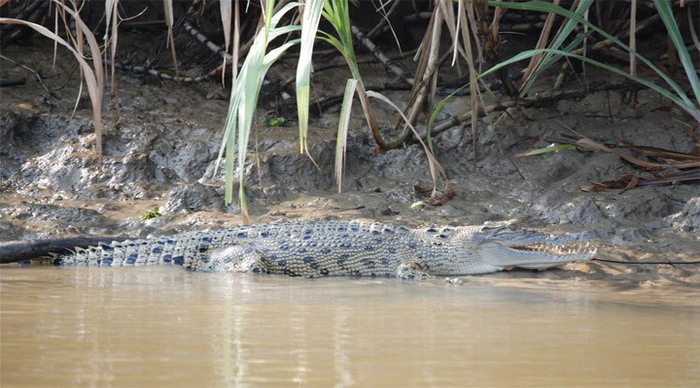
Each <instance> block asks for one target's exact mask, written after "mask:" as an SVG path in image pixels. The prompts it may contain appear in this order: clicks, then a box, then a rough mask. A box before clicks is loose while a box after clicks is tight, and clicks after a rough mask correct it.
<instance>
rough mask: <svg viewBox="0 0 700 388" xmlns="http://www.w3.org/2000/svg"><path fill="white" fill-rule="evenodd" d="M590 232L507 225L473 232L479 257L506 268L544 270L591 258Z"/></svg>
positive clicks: (592, 253) (591, 238) (593, 247)
mask: <svg viewBox="0 0 700 388" xmlns="http://www.w3.org/2000/svg"><path fill="white" fill-rule="evenodd" d="M594 237H595V236H593V235H592V234H591V233H583V234H571V233H566V234H560V235H552V234H547V233H541V232H536V231H532V230H525V229H517V230H511V229H509V228H507V227H495V228H482V229H481V230H480V231H478V232H476V233H475V235H474V240H475V241H477V242H478V244H477V251H478V255H479V258H480V259H481V260H482V261H483V262H485V263H488V264H490V265H493V266H496V267H499V268H505V267H519V268H529V269H543V268H548V267H551V266H555V265H558V264H562V263H567V262H570V261H583V260H590V259H592V258H593V256H595V253H596V247H595V246H594V244H593V243H592V241H591V240H593V238H594Z"/></svg>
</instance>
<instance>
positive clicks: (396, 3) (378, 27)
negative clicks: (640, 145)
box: [367, 0, 401, 39]
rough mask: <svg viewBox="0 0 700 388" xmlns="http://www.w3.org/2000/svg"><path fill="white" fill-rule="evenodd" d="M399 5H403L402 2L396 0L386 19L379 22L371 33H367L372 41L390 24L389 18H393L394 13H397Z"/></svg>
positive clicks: (383, 18) (385, 16)
mask: <svg viewBox="0 0 700 388" xmlns="http://www.w3.org/2000/svg"><path fill="white" fill-rule="evenodd" d="M399 4H401V1H400V0H394V4H393V5H392V6H391V8H389V11H387V13H386V15H384V17H382V20H381V21H380V22H379V24H377V25H376V26H374V28H373V29H372V30H371V31H370V32H368V33H367V37H368V38H370V39H371V38H374V36H375V35H376V34H378V33H379V32H381V31H382V29H383V28H384V26H385V25H386V24H387V23H389V16H391V15H392V14H393V13H394V11H396V8H398V5H399Z"/></svg>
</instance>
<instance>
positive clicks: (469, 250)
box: [0, 221, 596, 280]
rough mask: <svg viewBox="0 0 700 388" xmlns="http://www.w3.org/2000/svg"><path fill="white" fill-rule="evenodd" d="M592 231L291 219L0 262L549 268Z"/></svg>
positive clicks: (213, 267)
mask: <svg viewBox="0 0 700 388" xmlns="http://www.w3.org/2000/svg"><path fill="white" fill-rule="evenodd" d="M595 253H596V250H595V248H594V246H593V244H592V243H591V237H590V234H586V233H583V234H560V235H551V234H547V233H541V232H537V231H533V230H526V229H516V230H512V229H510V228H509V227H508V226H506V225H493V226H489V225H480V226H456V227H453V226H443V227H427V228H417V229H411V228H407V227H405V226H394V225H390V224H382V223H378V222H366V221H284V222H274V223H269V224H256V225H247V226H236V227H229V228H225V229H219V230H214V231H198V232H190V233H183V234H176V235H171V236H162V237H146V238H142V239H127V240H122V241H118V240H110V239H97V238H87V239H80V238H73V239H57V240H34V241H29V242H8V243H2V244H0V263H7V262H16V261H21V260H27V259H30V258H33V257H34V258H36V257H37V256H49V257H50V259H51V261H52V262H53V264H57V265H64V266H103V267H118V266H145V265H155V264H171V265H180V266H183V267H184V268H186V269H189V270H193V271H210V272H219V271H230V272H252V273H269V274H283V275H289V276H304V277H321V276H386V277H393V276H396V277H398V278H401V279H415V280H420V279H425V278H428V277H430V276H433V275H434V276H459V275H474V274H484V273H489V272H495V271H500V270H504V269H511V268H524V269H545V268H549V267H553V266H556V265H560V264H563V263H567V262H571V261H583V260H590V259H592V258H593V256H594V255H595Z"/></svg>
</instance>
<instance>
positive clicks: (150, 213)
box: [139, 206, 161, 220]
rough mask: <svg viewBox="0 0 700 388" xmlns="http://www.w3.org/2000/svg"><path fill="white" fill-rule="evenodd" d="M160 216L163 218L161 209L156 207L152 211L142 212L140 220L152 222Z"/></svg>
mask: <svg viewBox="0 0 700 388" xmlns="http://www.w3.org/2000/svg"><path fill="white" fill-rule="evenodd" d="M160 216H161V214H160V209H159V208H158V206H156V207H154V208H153V209H151V210H146V211H144V212H142V213H141V214H140V215H139V218H140V219H142V220H151V219H153V218H156V217H160Z"/></svg>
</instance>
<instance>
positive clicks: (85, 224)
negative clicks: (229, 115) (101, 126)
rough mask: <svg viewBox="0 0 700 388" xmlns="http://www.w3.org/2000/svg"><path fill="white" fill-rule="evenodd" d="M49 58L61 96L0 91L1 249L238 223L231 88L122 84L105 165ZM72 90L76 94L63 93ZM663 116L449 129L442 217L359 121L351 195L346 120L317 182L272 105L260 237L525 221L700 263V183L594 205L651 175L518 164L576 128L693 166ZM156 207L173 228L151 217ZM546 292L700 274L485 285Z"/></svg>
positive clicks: (622, 269)
mask: <svg viewBox="0 0 700 388" xmlns="http://www.w3.org/2000/svg"><path fill="white" fill-rule="evenodd" d="M42 47H44V46H41V45H37V46H33V47H32V48H31V50H30V52H29V54H28V55H26V58H27V60H28V61H30V60H33V61H34V62H33V63H35V64H41V65H40V66H41V70H43V74H48V75H53V76H52V77H47V80H46V81H45V82H47V83H48V84H49V85H48V86H49V89H50V90H52V93H51V94H50V95H47V94H46V92H45V91H44V90H43V89H42V88H41V86H40V85H39V83H38V82H36V81H35V80H34V79H31V78H30V79H28V81H27V83H26V84H25V85H23V86H19V87H12V88H3V89H2V94H1V95H0V99H1V100H2V103H1V104H0V139H2V145H1V147H0V236H1V238H0V239H1V240H13V239H28V238H35V237H44V238H45V237H60V236H66V235H76V234H92V235H108V236H125V235H126V236H132V237H137V236H145V235H148V234H164V233H172V232H176V231H178V232H179V231H187V230H195V229H202V228H213V227H220V226H225V225H231V224H236V223H239V222H240V217H238V215H237V213H238V209H237V207H236V206H234V205H231V206H228V207H226V206H224V203H223V202H224V201H223V183H222V182H223V181H222V177H221V176H216V177H214V176H213V167H214V162H215V159H216V155H217V153H218V150H219V146H220V142H221V127H222V125H223V121H224V118H225V116H226V109H227V101H226V99H225V96H223V97H220V96H221V95H222V92H221V91H220V90H221V88H220V86H218V85H216V84H215V83H204V84H195V85H178V84H175V83H168V82H161V81H156V80H152V79H149V78H144V77H137V76H134V75H130V74H127V73H118V75H117V77H118V79H117V82H118V85H119V92H118V97H117V98H112V99H110V100H109V104H108V110H106V111H105V116H106V121H107V124H106V128H107V129H106V133H105V134H104V156H103V157H102V158H101V159H96V158H95V157H94V156H93V154H92V151H93V147H94V134H93V128H92V124H91V122H92V120H91V113H90V111H89V102H87V101H81V103H80V104H79V109H78V111H77V113H76V115H75V116H74V117H72V118H71V117H70V112H71V110H72V106H73V103H74V100H73V99H74V97H75V91H76V90H77V85H78V83H77V78H76V76H73V77H72V78H70V79H69V74H70V73H71V69H72V68H73V66H74V65H73V64H72V63H70V62H69V61H68V60H67V59H65V58H64V60H63V61H59V64H58V66H57V68H56V69H55V70H52V69H51V68H50V63H49V62H48V60H49V58H44V57H43V56H42ZM25 50H26V48H25ZM7 51H8V52H7V53H6V55H10V56H12V52H10V51H11V49H8V50H7ZM377 70H379V68H377ZM372 71H373V68H370V69H368V71H367V72H368V73H370V74H371V72H372ZM17 72H21V69H18V68H13V67H7V66H6V67H3V69H2V76H3V77H11V76H12V75H13V74H16V73H17ZM334 75H335V77H336V78H337V77H344V76H345V75H344V73H341V72H339V73H337V74H334ZM334 75H333V74H329V72H324V75H323V78H322V77H319V78H320V79H317V80H316V81H317V84H319V86H317V87H316V89H315V93H317V94H318V95H323V94H328V93H330V92H335V91H336V90H334V89H333V88H334V87H335V86H336V83H333V82H329V83H325V84H324V83H323V79H324V78H327V77H328V78H329V79H332V77H333V76H334ZM66 80H68V86H66V87H64V88H62V89H58V87H57V85H60V84H63V83H65V82H66ZM324 85H325V86H324ZM392 93H393V94H392ZM392 93H388V94H389V97H390V98H392V97H395V98H396V100H397V101H402V99H405V98H406V95H405V94H400V93H399V92H392ZM223 94H224V95H225V92H224V93H223ZM266 104H267V105H266ZM664 104H665V103H664V102H663V101H661V100H660V99H659V98H658V97H657V96H656V95H654V94H652V93H649V92H640V94H639V98H638V102H637V105H636V107H632V106H630V105H629V104H627V103H626V102H625V96H624V95H621V94H620V93H617V92H610V93H598V94H594V95H590V96H588V97H586V98H584V99H582V100H581V101H575V102H571V101H562V102H560V103H557V104H554V105H553V106H551V107H549V108H547V109H524V110H523V111H522V112H514V113H513V114H512V115H511V116H510V117H507V118H505V119H504V120H501V121H500V122H499V123H498V125H497V126H495V127H494V126H492V125H490V124H488V123H487V122H485V121H481V122H480V126H479V129H478V134H479V136H478V140H477V142H476V145H475V144H474V142H473V141H472V138H471V130H470V129H469V128H454V129H452V130H449V131H447V132H445V133H443V134H442V135H440V136H439V137H438V138H437V139H436V143H435V145H436V154H437V157H438V159H439V160H440V161H441V162H442V163H443V165H444V167H445V169H446V171H447V173H448V174H449V176H450V179H451V182H452V184H453V188H454V190H455V197H454V198H453V199H452V200H450V201H449V202H448V203H447V204H446V205H444V206H438V207H424V208H420V209H414V208H412V207H411V204H412V203H414V202H416V201H420V200H425V199H426V198H425V197H424V196H422V195H421V194H420V193H418V192H417V191H416V190H415V186H416V185H429V184H431V182H430V176H429V173H428V169H427V163H426V159H425V157H424V155H423V152H422V150H421V148H420V147H419V146H417V145H411V146H406V147H404V148H402V149H398V150H392V151H387V152H383V153H379V154H375V153H373V152H372V148H373V147H374V143H373V141H372V139H371V137H370V136H369V133H368V130H367V129H366V128H365V127H364V126H363V124H362V120H361V112H360V111H359V110H358V111H357V112H356V113H357V114H356V115H354V118H353V120H352V125H351V128H352V129H351V133H350V135H349V140H348V153H347V170H346V175H345V181H344V182H345V184H344V188H343V192H342V193H340V194H338V193H337V192H336V189H335V181H334V178H333V162H334V157H335V155H334V152H335V151H334V148H335V141H336V140H335V128H336V126H337V114H336V113H334V112H332V111H331V112H328V113H326V114H324V115H323V116H321V117H319V118H316V119H315V121H314V122H312V125H313V126H314V127H313V128H312V129H311V131H310V138H309V139H310V153H311V155H312V156H313V158H314V159H315V161H316V162H317V163H318V165H319V166H320V168H316V167H315V166H314V164H313V163H312V162H311V160H310V159H309V158H308V157H307V156H306V155H300V154H299V153H298V143H297V141H298V140H297V137H296V136H297V129H296V127H294V126H293V125H291V124H290V126H288V127H277V128H266V126H265V124H264V123H265V118H266V117H267V116H266V113H265V112H266V111H268V109H269V108H270V106H269V102H263V104H262V106H261V107H260V110H259V112H260V113H259V119H258V125H257V129H256V131H255V133H254V135H253V136H251V138H252V139H253V141H252V144H251V149H252V150H253V151H252V152H251V153H250V158H249V161H248V164H247V165H246V168H245V174H246V180H245V182H244V183H245V186H246V188H247V192H248V196H249V199H250V200H251V211H252V215H253V221H254V222H266V221H273V220H278V219H289V218H301V219H319V218H342V219H351V218H371V219H376V220H379V221H383V222H392V223H399V224H406V225H411V226H417V225H426V224H453V225H458V224H480V223H483V222H486V221H501V220H512V219H515V220H517V222H518V223H519V224H520V225H523V226H527V227H534V228H541V229H545V230H550V231H574V230H590V231H593V232H595V233H596V234H598V236H599V237H600V241H601V244H602V245H603V246H604V247H603V248H602V249H601V256H604V257H606V258H617V259H625V260H652V259H653V260H692V259H695V260H697V259H698V257H700V240H699V239H698V237H697V236H698V235H699V234H700V233H699V232H700V189H698V185H697V184H685V185H672V186H645V187H637V188H634V189H632V190H628V191H625V192H620V190H608V191H605V192H601V193H590V192H584V191H582V190H581V188H582V186H585V185H588V184H590V182H592V181H606V180H611V179H616V178H618V177H620V176H622V175H625V174H629V173H639V171H638V170H635V169H634V168H633V167H632V166H631V165H629V164H628V163H626V162H624V161H622V160H620V159H619V158H618V157H616V156H614V155H610V154H605V153H601V152H584V151H574V150H571V151H563V152H559V153H552V154H546V155H541V156H535V157H527V158H517V159H514V158H512V157H511V156H512V155H515V154H517V153H519V152H523V151H526V150H529V149H533V148H538V147H543V146H545V145H547V144H549V143H550V142H551V139H558V138H561V135H562V134H563V133H568V130H567V129H566V128H565V126H568V127H571V128H573V129H575V130H576V131H577V132H579V133H581V134H583V135H585V136H588V137H591V138H594V139H596V140H598V141H601V142H609V143H616V142H617V141H618V140H620V139H624V140H627V141H630V142H633V143H635V144H637V145H642V146H654V147H661V148H667V149H671V150H675V151H680V152H693V149H694V147H695V146H696V142H697V141H698V140H697V139H696V138H694V136H695V135H694V134H693V133H692V132H691V131H690V130H689V128H690V127H689V125H688V119H687V118H685V117H683V116H679V115H676V114H674V113H672V112H669V111H666V110H665V109H659V108H660V107H662V106H664ZM356 105H359V104H356ZM465 105H468V100H467V99H466V98H463V99H455V101H453V102H452V103H450V104H449V105H448V106H447V109H446V114H459V113H460V112H461V110H462V109H463V107H464V106H465ZM602 107H605V110H606V111H603V109H602ZM378 108H379V107H378ZM356 109H359V107H357V106H356ZM378 115H379V119H380V120H382V121H383V122H384V123H385V124H386V126H387V127H388V126H390V125H391V124H392V123H393V122H394V120H395V118H393V116H392V115H391V112H389V111H381V110H380V112H379V114H378ZM475 148H476V149H477V150H478V154H479V158H478V160H476V161H474V160H473V155H474V151H475ZM154 207H159V208H160V212H161V214H162V216H160V217H157V218H154V219H151V220H142V219H140V218H139V215H140V214H141V213H142V212H144V211H147V210H150V209H152V208H154ZM535 277H536V278H544V279H550V280H557V279H562V278H581V279H584V280H589V281H603V282H608V283H609V284H612V285H614V286H616V287H623V288H628V289H629V288H636V289H643V288H647V289H654V288H656V289H666V290H668V289H684V290H686V291H688V292H697V290H698V289H700V270H699V269H698V268H697V267H696V266H673V265H645V266H626V265H614V264H603V265H601V264H598V263H586V264H572V265H569V266H566V267H564V268H563V269H562V270H554V271H546V272H542V273H532V272H509V273H504V274H498V275H492V276H491V277H487V278H488V279H501V280H502V279H504V278H510V279H516V280H517V279H527V278H530V279H532V278H535ZM525 283H527V282H525ZM525 283H521V284H525Z"/></svg>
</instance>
